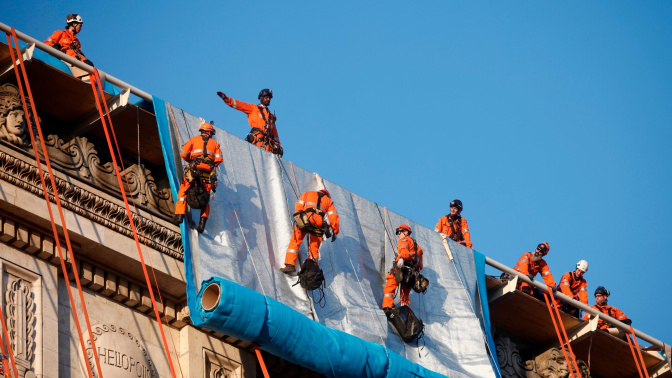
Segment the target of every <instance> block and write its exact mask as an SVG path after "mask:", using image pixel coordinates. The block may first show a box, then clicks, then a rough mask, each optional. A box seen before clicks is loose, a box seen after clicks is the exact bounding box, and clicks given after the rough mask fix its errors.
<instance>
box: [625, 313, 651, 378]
mask: <svg viewBox="0 0 672 378" xmlns="http://www.w3.org/2000/svg"><path fill="white" fill-rule="evenodd" d="M629 336H630V337H632V340H634V344H635V345H632V343H631V342H630V338H629ZM625 337H627V338H628V344H630V351H632V356H633V357H634V358H635V364H637V370H638V371H639V363H641V365H642V370H641V371H640V372H639V376H640V377H642V378H643V377H644V376H646V378H649V371H648V370H646V365H645V364H644V356H642V350H641V349H640V348H639V342H638V341H637V336H635V329H634V328H632V326H630V332H629V333H627V334H626V335H625ZM635 350H636V351H637V353H635ZM637 356H639V363H637V360H638V359H637ZM642 372H644V374H642Z"/></svg>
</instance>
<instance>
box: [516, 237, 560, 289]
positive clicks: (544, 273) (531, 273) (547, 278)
mask: <svg viewBox="0 0 672 378" xmlns="http://www.w3.org/2000/svg"><path fill="white" fill-rule="evenodd" d="M550 250H551V247H550V246H549V245H548V243H541V244H539V245H538V246H537V249H535V250H534V252H526V253H523V255H522V256H521V257H520V260H518V263H517V264H516V266H514V267H513V270H515V271H516V272H520V273H522V274H525V275H526V276H527V277H528V278H529V279H531V280H534V277H535V276H536V275H537V274H538V273H541V278H543V279H544V283H546V286H548V288H549V289H551V288H555V285H556V283H555V280H554V279H553V274H552V273H551V269H550V268H549V267H548V264H547V263H546V260H544V259H543V257H544V256H546V255H547V254H548V252H549V251H550ZM516 289H518V290H520V291H522V292H523V293H525V294H529V295H532V296H534V297H535V298H537V299H539V300H544V297H543V294H542V293H541V292H540V291H539V290H537V289H536V288H534V287H532V285H530V284H528V283H527V282H523V281H519V282H518V286H517V287H516Z"/></svg>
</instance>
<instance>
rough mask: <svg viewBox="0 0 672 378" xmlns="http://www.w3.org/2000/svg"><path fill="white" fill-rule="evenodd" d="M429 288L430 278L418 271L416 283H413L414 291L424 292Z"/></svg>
mask: <svg viewBox="0 0 672 378" xmlns="http://www.w3.org/2000/svg"><path fill="white" fill-rule="evenodd" d="M428 288H429V280H428V279H427V278H425V276H423V275H422V274H420V273H418V276H417V277H416V278H415V283H414V284H413V291H415V292H416V293H422V294H424V293H425V291H427V289H428Z"/></svg>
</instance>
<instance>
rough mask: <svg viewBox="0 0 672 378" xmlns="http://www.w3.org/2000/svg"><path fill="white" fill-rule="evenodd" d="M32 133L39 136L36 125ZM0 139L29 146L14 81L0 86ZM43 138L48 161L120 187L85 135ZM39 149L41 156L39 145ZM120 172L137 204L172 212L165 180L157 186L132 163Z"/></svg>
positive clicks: (105, 184) (93, 180) (82, 176)
mask: <svg viewBox="0 0 672 378" xmlns="http://www.w3.org/2000/svg"><path fill="white" fill-rule="evenodd" d="M35 127H36V125H35V124H34V123H33V128H34V129H35ZM34 135H35V137H36V138H37V137H38V133H37V129H35V133H34ZM0 140H4V141H6V142H9V143H11V144H13V145H15V146H18V147H21V148H25V149H28V148H30V147H31V146H30V139H29V136H28V130H27V129H26V122H25V114H24V111H23V107H22V105H21V98H20V94H19V91H18V89H17V87H16V86H14V85H13V84H5V85H3V86H0ZM44 142H45V145H46V147H47V153H48V154H49V158H50V159H51V161H52V162H53V163H55V164H58V165H60V166H62V167H63V168H65V169H67V170H69V171H70V172H69V173H70V174H71V175H73V176H76V177H78V178H80V179H83V180H86V181H89V182H91V183H92V184H94V185H96V186H99V187H103V188H106V189H110V190H113V191H117V190H119V189H118V188H119V184H118V181H117V177H116V173H115V170H114V166H113V165H112V163H111V162H107V163H102V162H101V160H100V157H99V156H98V151H96V148H95V146H94V145H93V143H91V142H89V141H88V139H87V138H85V137H75V138H73V139H72V140H70V141H68V142H65V141H63V140H62V139H61V138H60V137H59V136H58V135H48V136H46V138H45V141H44ZM38 153H39V155H40V157H44V156H43V153H42V149H41V148H38ZM120 171H121V169H120ZM121 173H123V174H124V176H125V177H126V178H127V179H128V185H126V184H124V185H125V188H124V189H125V190H126V193H127V194H128V195H129V196H130V197H133V198H134V199H135V201H136V203H137V204H139V205H142V206H146V207H148V208H151V209H154V210H157V211H159V212H160V213H162V214H164V215H167V216H172V215H173V213H174V211H175V205H174V203H173V199H172V192H171V191H170V188H169V187H168V186H167V185H165V184H163V185H162V186H159V185H158V184H157V182H156V181H155V180H154V177H153V176H152V173H151V171H150V170H148V169H146V168H145V167H144V166H140V167H139V166H138V165H137V164H134V165H131V166H130V167H128V168H126V170H125V171H121Z"/></svg>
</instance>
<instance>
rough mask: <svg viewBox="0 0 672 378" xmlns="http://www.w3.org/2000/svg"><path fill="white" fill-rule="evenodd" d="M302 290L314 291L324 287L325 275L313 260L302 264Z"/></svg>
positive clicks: (300, 282) (300, 280) (300, 278)
mask: <svg viewBox="0 0 672 378" xmlns="http://www.w3.org/2000/svg"><path fill="white" fill-rule="evenodd" d="M298 283H299V284H300V285H301V287H302V288H304V289H306V290H308V291H313V290H315V289H319V288H320V287H322V286H323V285H324V273H323V272H322V269H320V267H319V266H317V263H316V262H315V260H313V259H306V261H304V262H303V264H301V271H300V272H299V282H298Z"/></svg>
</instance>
